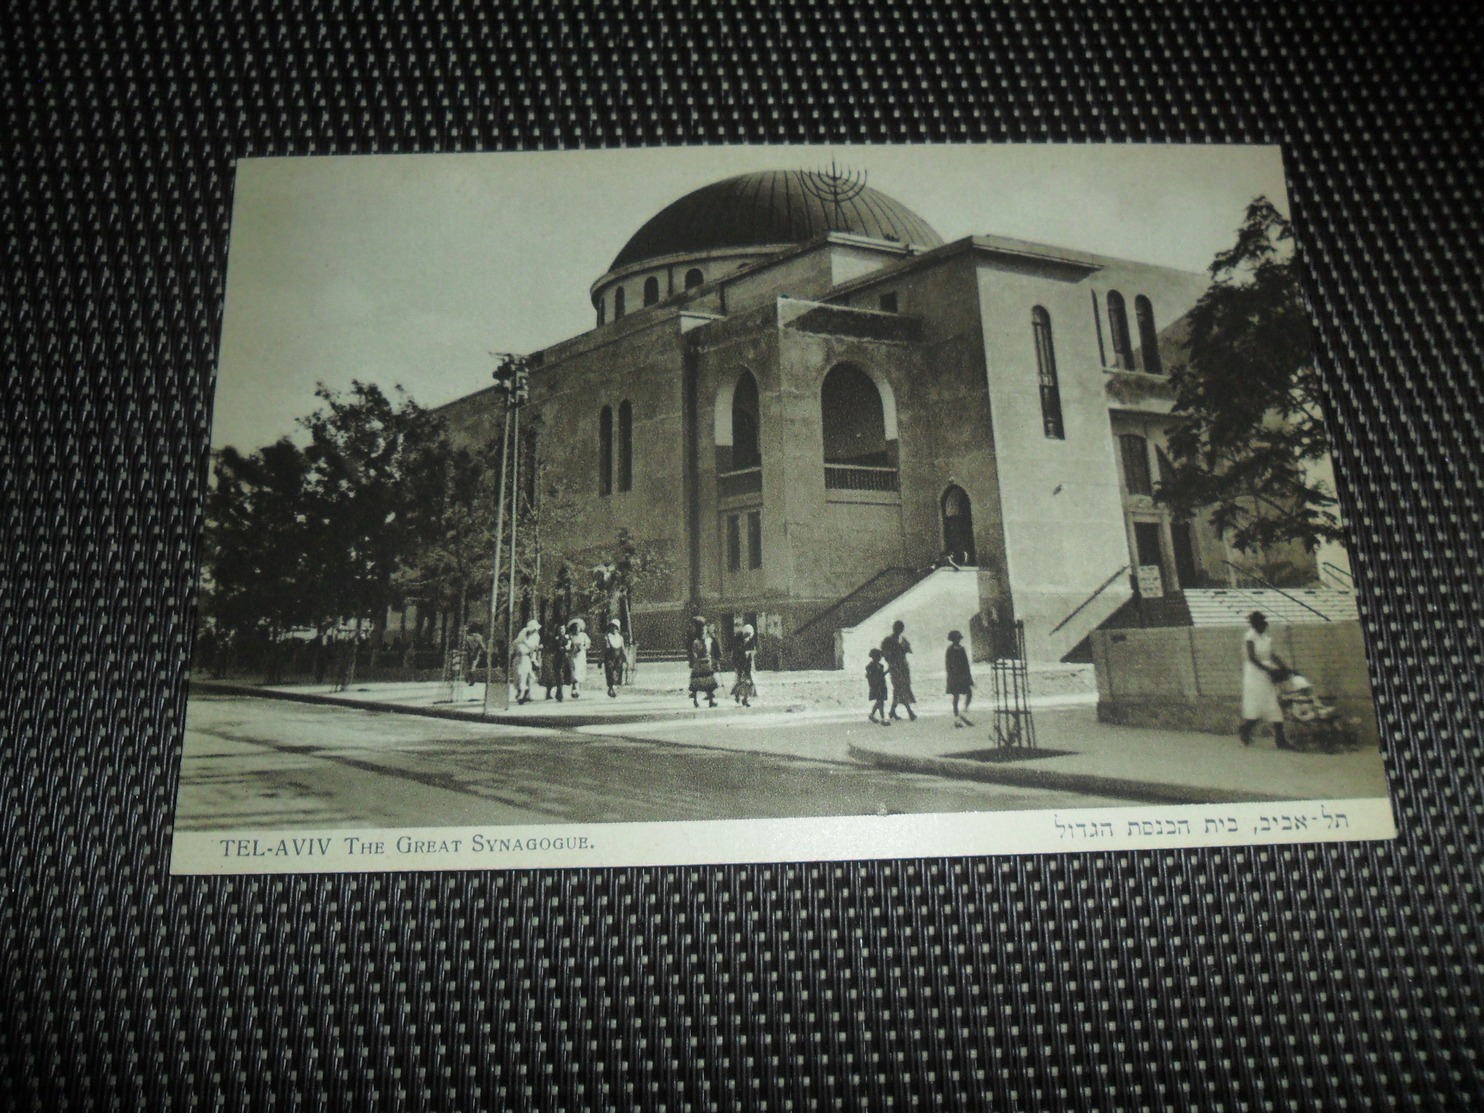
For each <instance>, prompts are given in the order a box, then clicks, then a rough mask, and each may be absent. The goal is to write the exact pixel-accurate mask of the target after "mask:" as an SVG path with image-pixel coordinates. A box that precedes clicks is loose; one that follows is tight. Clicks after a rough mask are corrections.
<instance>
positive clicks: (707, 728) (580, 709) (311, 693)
mask: <svg viewBox="0 0 1484 1117" xmlns="http://www.w3.org/2000/svg"><path fill="white" fill-rule="evenodd" d="M1089 674H1090V673H1089V672H1085V671H1084V670H1083V669H1082V668H1078V667H1072V668H1066V669H1063V670H1061V671H1057V670H1048V671H1046V672H1044V674H1043V682H1044V684H1045V689H1046V690H1047V691H1050V692H1051V693H1042V692H1040V691H1037V690H1034V689H1033V691H1032V693H1033V694H1034V695H1035V697H1034V698H1033V699H1032V702H1031V705H1032V708H1033V710H1034V711H1035V718H1036V722H1035V724H1036V733H1037V745H1038V747H1039V748H1040V749H1041V750H1044V751H1045V752H1047V753H1051V752H1056V753H1059V754H1060V755H1042V756H1036V757H1033V758H1027V759H1014V760H1009V761H994V762H987V761H984V760H975V759H972V758H968V757H965V756H964V755H962V754H965V753H972V752H976V751H980V750H989V749H990V748H991V745H992V742H991V726H992V725H993V721H994V715H993V712H992V711H991V710H990V709H989V708H988V702H987V696H986V695H985V694H984V691H983V689H982V688H981V690H980V691H979V694H980V701H979V702H978V703H976V704H975V706H974V709H973V717H974V721H975V725H974V726H973V727H966V728H963V729H955V728H954V727H953V721H952V718H951V716H950V715H949V712H948V709H947V700H946V699H945V698H944V697H943V696H942V695H941V694H940V693H939V691H941V690H942V680H941V678H937V679H934V678H933V677H931V676H927V677H924V678H922V680H921V683H920V685H918V686H917V688H916V689H917V690H918V693H919V694H920V695H922V696H925V697H926V699H927V701H926V703H925V704H924V705H921V706H919V707H918V709H919V713H920V716H919V718H918V720H917V721H916V722H907V721H902V722H898V723H896V724H894V725H893V726H892V727H891V728H889V729H883V728H881V727H879V726H876V725H873V724H870V723H869V722H867V721H866V717H865V711H866V707H867V703H866V701H865V699H864V697H863V696H862V695H861V694H860V693H858V692H859V691H861V690H863V689H864V688H863V687H857V686H856V685H855V682H856V680H854V679H853V678H850V677H848V676H846V675H844V674H842V673H841V672H838V671H798V672H784V673H777V674H774V673H772V672H767V673H762V674H760V675H759V676H758V689H759V692H760V693H759V696H758V698H757V699H756V701H755V704H754V705H753V706H752V707H751V708H749V709H743V708H742V707H740V706H738V705H736V704H735V703H734V702H733V701H732V700H731V698H730V696H729V694H728V689H729V683H730V676H723V677H722V680H723V686H722V688H721V689H719V690H718V691H717V707H716V708H714V709H713V708H710V707H708V706H707V705H706V703H705V701H704V699H703V700H702V703H701V707H700V709H696V708H695V707H694V706H692V705H691V702H690V698H689V696H688V695H687V693H686V683H687V681H688V678H689V672H688V671H687V670H686V668H685V665H684V664H670V663H661V664H646V665H644V666H643V667H642V668H641V669H640V673H639V677H638V679H637V680H636V685H633V686H629V687H624V688H622V689H621V690H620V691H619V696H618V697H617V698H609V697H608V696H607V694H606V692H605V691H604V689H603V688H602V687H600V686H593V687H589V688H588V689H587V690H586V691H585V693H584V694H583V697H582V698H581V699H579V700H576V701H574V700H572V699H571V698H570V697H569V698H568V699H567V700H566V701H565V702H557V701H556V700H555V699H552V700H550V701H546V700H543V699H542V698H541V697H540V695H541V693H542V692H541V690H540V689H539V688H538V689H537V690H536V691H535V693H536V695H537V697H536V698H535V700H534V701H532V702H530V703H528V704H526V705H524V706H511V707H510V709H509V710H508V711H507V710H506V709H505V706H504V688H503V686H502V685H500V684H497V685H496V689H495V693H494V695H492V700H491V704H490V710H489V714H488V716H482V715H481V705H482V699H483V694H484V688H483V686H482V685H476V686H473V687H463V686H460V687H458V688H457V690H456V691H455V693H454V697H453V700H452V701H450V699H449V691H448V687H447V686H446V685H445V684H442V683H365V684H359V685H356V686H353V687H352V688H351V689H350V690H348V691H336V690H334V689H333V688H332V687H330V686H327V685H323V684H320V685H313V684H308V685H306V684H287V685H280V686H274V687H261V686H247V685H241V684H230V683H211V682H207V683H197V684H196V685H197V686H199V687H200V688H201V689H202V690H203V691H205V692H211V691H217V692H226V693H233V694H244V695H252V696H258V697H272V698H286V699H291V700H296V701H302V702H312V703H317V704H328V705H337V706H347V707H353V708H360V709H369V710H378V711H384V712H390V713H401V714H418V715H422V716H432V717H441V718H452V719H456V720H459V721H465V722H476V723H484V724H491V725H505V726H523V727H530V728H546V729H556V728H565V729H575V730H578V731H580V732H584V733H590V734H593V735H598V736H610V737H620V738H624V739H626V740H633V741H654V742H662V743H665V744H673V745H684V746H689V747H694V748H706V749H716V750H722V751H729V752H754V753H766V754H772V755H778V756H791V757H800V758H803V759H808V760H820V761H832V762H850V761H854V762H857V763H864V764H871V765H875V766H877V767H882V768H888V769H892V770H897V771H907V772H915V773H920V774H923V775H934V776H948V777H952V778H956V779H972V780H979V781H983V782H989V783H999V784H1005V785H1010V786H1017V787H1036V788H1045V789H1054V790H1068V791H1075V792H1079V793H1082V794H1088V795H1098V796H1106V797H1114V798H1123V799H1129V800H1133V801H1138V802H1151V803H1201V802H1231V801H1263V800H1295V799H1301V800H1302V799H1345V798H1366V797H1372V796H1381V795H1385V794H1386V782H1385V773H1384V769H1383V766H1382V762H1381V757H1380V754H1379V753H1378V752H1377V751H1376V750H1374V749H1368V750H1362V751H1360V752H1355V753H1341V754H1337V755H1327V754H1323V753H1290V752H1280V751H1278V750H1276V749H1275V748H1274V747H1273V742H1272V741H1271V740H1270V739H1259V740H1258V741H1257V742H1256V743H1255V744H1254V745H1253V747H1251V748H1244V747H1243V746H1242V745H1241V744H1240V743H1239V742H1238V740H1237V738H1236V735H1235V733H1233V734H1232V735H1231V736H1229V737H1220V736H1215V735H1212V734H1207V733H1195V732H1175V731H1170V730H1158V729H1132V728H1126V727H1123V726H1114V725H1105V724H1103V723H1101V722H1099V721H1098V720H1097V714H1096V699H1097V696H1096V694H1095V693H1093V692H1091V691H1089V690H1088V689H1087V678H1088V676H1089ZM917 682H918V680H917V679H915V678H914V683H917ZM1058 686H1063V687H1066V688H1068V692H1067V693H1056V690H1057V687H1058ZM1079 687H1080V689H1077V688H1079Z"/></svg>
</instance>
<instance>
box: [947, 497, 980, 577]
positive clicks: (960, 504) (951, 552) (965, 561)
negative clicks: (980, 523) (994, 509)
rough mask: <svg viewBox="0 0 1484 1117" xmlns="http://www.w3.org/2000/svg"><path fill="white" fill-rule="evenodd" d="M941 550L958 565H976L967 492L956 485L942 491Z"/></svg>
mask: <svg viewBox="0 0 1484 1117" xmlns="http://www.w3.org/2000/svg"><path fill="white" fill-rule="evenodd" d="M943 552H944V553H945V554H946V555H948V557H949V558H951V559H953V561H954V562H956V563H958V564H959V565H960V566H977V565H978V564H979V561H978V558H977V557H976V556H975V554H974V513H973V510H972V509H971V508H970V506H969V494H968V493H966V492H964V491H963V489H961V488H959V487H958V486H957V485H949V486H948V488H947V489H946V490H945V491H944V493H943Z"/></svg>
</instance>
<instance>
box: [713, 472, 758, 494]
mask: <svg viewBox="0 0 1484 1117" xmlns="http://www.w3.org/2000/svg"><path fill="white" fill-rule="evenodd" d="M762 491H763V467H762V466H760V465H755V466H753V467H752V468H750V469H734V470H732V471H731V472H730V473H718V474H717V475H716V492H717V495H718V496H723V497H727V496H745V495H746V494H747V493H760V492H762Z"/></svg>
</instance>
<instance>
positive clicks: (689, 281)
mask: <svg viewBox="0 0 1484 1117" xmlns="http://www.w3.org/2000/svg"><path fill="white" fill-rule="evenodd" d="M705 282H706V277H705V276H704V275H702V274H701V269H700V268H691V269H690V271H688V272H686V273H685V289H686V290H687V291H689V290H690V289H691V288H692V287H699V286H700V285H701V284H703V283H705Z"/></svg>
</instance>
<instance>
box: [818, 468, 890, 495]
mask: <svg viewBox="0 0 1484 1117" xmlns="http://www.w3.org/2000/svg"><path fill="white" fill-rule="evenodd" d="M824 487H825V488H826V489H850V490H853V491H855V492H867V493H894V492H897V491H898V487H899V482H898V480H897V471H896V470H895V469H893V468H891V467H890V466H883V465H830V464H828V463H826V464H825V467H824Z"/></svg>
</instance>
